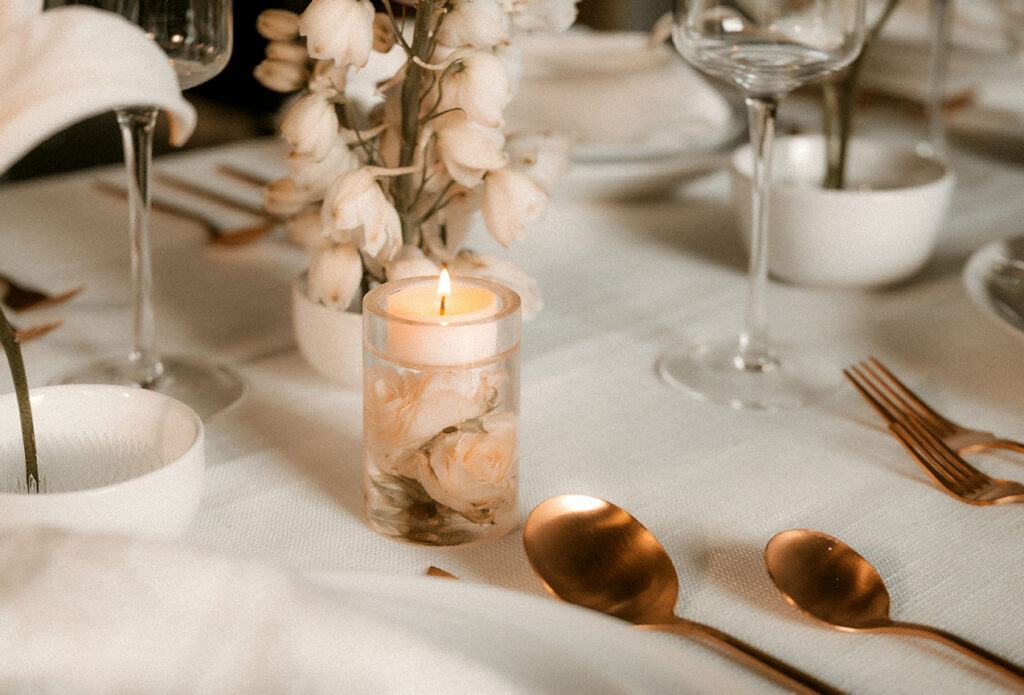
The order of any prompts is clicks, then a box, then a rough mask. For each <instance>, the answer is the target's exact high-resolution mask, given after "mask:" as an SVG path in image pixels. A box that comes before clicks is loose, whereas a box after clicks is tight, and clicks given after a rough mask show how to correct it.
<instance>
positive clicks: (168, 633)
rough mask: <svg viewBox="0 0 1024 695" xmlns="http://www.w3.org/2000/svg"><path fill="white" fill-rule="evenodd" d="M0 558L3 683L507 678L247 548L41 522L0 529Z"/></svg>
mask: <svg viewBox="0 0 1024 695" xmlns="http://www.w3.org/2000/svg"><path fill="white" fill-rule="evenodd" d="M0 567H3V568H4V571H3V573H2V574H0V692H4V693H12V692H13V693H73V694H88V693H139V692H145V693H299V692H301V693H327V692H346V693H428V692H429V693H436V692H454V693H471V692H472V693H510V692H518V689H517V688H515V687H514V686H513V685H512V684H510V683H509V682H508V681H507V680H506V678H505V677H503V676H502V675H500V674H497V673H494V672H492V671H491V670H489V669H487V668H486V667H484V666H482V665H481V664H479V663H475V662H473V661H471V660H469V659H467V658H466V657H465V656H463V655H460V654H459V653H457V652H456V651H454V650H450V649H446V647H445V644H444V642H443V641H441V640H437V641H435V640H432V639H430V637H429V635H425V634H423V632H416V631H414V630H411V629H408V627H407V626H403V625H402V624H399V623H398V622H394V621H392V622H389V621H388V620H386V619H382V618H381V617H380V615H379V612H378V615H376V616H374V615H373V614H372V612H367V611H366V610H364V606H362V605H353V604H355V603H356V602H355V601H352V600H351V597H349V598H348V599H346V598H345V595H344V594H341V595H339V594H332V593H331V592H330V591H328V590H326V589H319V588H316V587H314V586H313V585H310V584H305V583H303V582H301V581H299V580H297V579H295V578H293V577H291V576H289V575H287V574H286V573H284V572H283V571H280V570H276V569H273V568H270V567H267V566H261V565H258V564H255V563H252V562H245V561H241V560H235V559H229V558H226V557H219V556H214V555H211V554H207V553H204V552H201V551H199V550H195V549H192V548H189V547H185V546H177V545H170V544H159V543H152V542H144V541H140V540H134V539H130V538H124V537H115V536H99V535H83V534H74V533H66V532H59V531H55V530H47V529H40V530H28V531H15V532H10V531H9V532H4V533H0ZM424 581H430V580H424ZM433 581H444V580H433ZM339 596H340V597H341V598H340V599H339Z"/></svg>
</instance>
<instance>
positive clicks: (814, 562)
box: [765, 529, 889, 630]
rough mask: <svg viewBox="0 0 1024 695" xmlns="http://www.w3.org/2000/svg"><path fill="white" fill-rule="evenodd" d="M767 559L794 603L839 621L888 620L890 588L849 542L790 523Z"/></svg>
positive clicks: (844, 624) (848, 625)
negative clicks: (791, 527)
mask: <svg viewBox="0 0 1024 695" xmlns="http://www.w3.org/2000/svg"><path fill="white" fill-rule="evenodd" d="M765 564H766V565H767V567H768V574H770V575H771V578H772V581H774V582H775V585H776V586H777V587H778V588H779V591H781V592H782V594H783V595H784V596H785V597H786V600H787V601H789V602H790V603H791V604H793V605H794V606H796V607H797V608H799V609H800V610H803V611H805V612H806V613H808V614H810V615H812V616H814V617H815V618H817V619H818V620H822V621H824V622H826V623H829V624H831V625H833V626H835V627H838V628H840V629H844V630H862V629H867V628H871V627H875V626H877V625H881V624H884V623H885V622H886V621H888V620H889V592H888V591H887V590H886V588H885V583H884V582H883V581H882V577H881V576H880V575H879V574H878V572H877V571H876V570H875V568H874V567H872V566H871V564H870V563H869V562H868V561H867V560H865V559H864V558H863V557H861V556H860V555H858V554H857V551H855V550H854V549H853V548H851V547H850V546H848V545H846V544H845V543H843V542H842V541H840V540H837V539H835V538H833V537H832V536H829V535H827V534H824V533H821V532H819V531H809V530H806V529H791V530H789V531H783V532H782V533H779V534H778V535H776V536H775V537H774V538H772V539H771V541H769V543H768V546H767V547H766V548H765Z"/></svg>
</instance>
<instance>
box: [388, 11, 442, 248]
mask: <svg viewBox="0 0 1024 695" xmlns="http://www.w3.org/2000/svg"><path fill="white" fill-rule="evenodd" d="M439 1H440V0H419V2H417V3H416V22H415V24H414V25H413V35H412V46H411V48H410V51H409V60H408V61H407V62H406V73H405V81H404V82H403V83H402V103H401V106H402V129H401V136H402V143H401V148H400V149H399V155H398V166H399V167H407V166H411V165H412V163H413V161H414V160H415V159H416V144H417V142H418V141H419V133H420V96H421V95H420V89H421V87H422V84H423V74H424V72H425V70H424V69H423V68H422V67H421V66H420V65H418V64H417V62H416V60H415V59H417V58H418V59H419V60H420V61H423V62H424V63H425V62H427V61H428V60H430V56H431V55H432V54H433V52H434V38H433V26H432V24H433V21H434V8H435V5H436V3H437V2H439ZM413 199H414V191H413V175H412V174H402V175H401V176H399V177H398V178H397V179H396V180H395V210H397V211H398V216H399V219H401V221H402V241H403V242H404V243H406V244H411V243H414V242H415V239H414V237H415V235H416V224H415V221H414V220H413V211H412V208H413Z"/></svg>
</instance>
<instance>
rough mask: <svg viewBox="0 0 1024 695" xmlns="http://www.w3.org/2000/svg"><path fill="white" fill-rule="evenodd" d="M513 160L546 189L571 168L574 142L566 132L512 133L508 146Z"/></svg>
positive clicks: (510, 157) (511, 161)
mask: <svg viewBox="0 0 1024 695" xmlns="http://www.w3.org/2000/svg"><path fill="white" fill-rule="evenodd" d="M506 149H507V151H508V157H509V163H510V164H511V165H512V166H514V167H515V168H516V169H519V170H520V171H522V172H524V173H525V174H526V175H527V176H529V177H530V178H531V179H533V181H534V183H536V184H537V185H539V186H540V187H541V188H543V189H544V190H546V191H550V190H551V187H552V186H553V185H554V184H555V182H556V181H558V179H559V177H561V176H562V175H563V174H565V173H566V172H567V171H569V169H570V168H571V164H570V163H569V154H570V151H571V149H572V144H571V143H570V141H569V137H568V136H566V135H564V134H552V133H544V134H534V133H531V134H523V135H515V136H510V137H509V139H508V143H507V146H506Z"/></svg>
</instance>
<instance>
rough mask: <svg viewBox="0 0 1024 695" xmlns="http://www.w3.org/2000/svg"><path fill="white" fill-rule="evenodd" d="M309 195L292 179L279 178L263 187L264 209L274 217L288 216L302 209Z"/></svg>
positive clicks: (307, 201)
mask: <svg viewBox="0 0 1024 695" xmlns="http://www.w3.org/2000/svg"><path fill="white" fill-rule="evenodd" d="M309 202H310V201H309V197H308V196H307V195H306V193H305V192H303V191H302V190H300V189H299V187H298V186H297V185H296V183H295V182H294V181H293V180H291V179H278V180H277V181H274V182H273V183H271V184H269V185H268V186H267V187H266V188H264V189H263V209H264V210H266V212H267V213H268V214H270V215H273V216H274V217H288V216H289V215H294V214H295V213H297V212H299V211H300V210H302V208H304V207H306V205H307V204H308V203H309Z"/></svg>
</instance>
